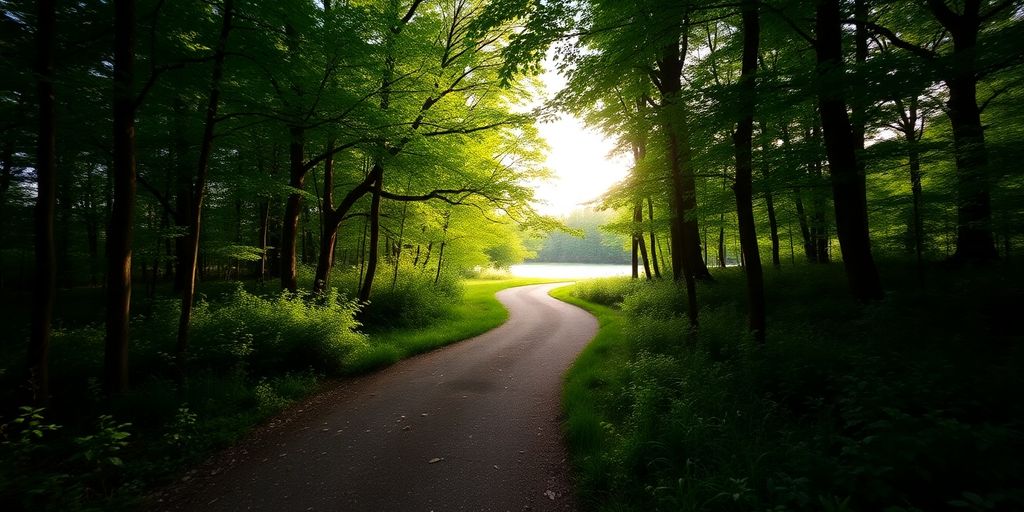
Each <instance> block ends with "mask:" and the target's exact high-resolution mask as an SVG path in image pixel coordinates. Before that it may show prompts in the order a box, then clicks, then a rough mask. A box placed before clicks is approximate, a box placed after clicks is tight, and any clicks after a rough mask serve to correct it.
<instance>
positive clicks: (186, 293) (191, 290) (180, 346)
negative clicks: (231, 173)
mask: <svg viewBox="0 0 1024 512" xmlns="http://www.w3.org/2000/svg"><path fill="white" fill-rule="evenodd" d="M220 8H221V28H220V35H219V36H218V37H217V43H216V45H215V47H214V51H213V71H212V76H211V77H210V91H209V94H208V96H207V102H206V114H205V118H204V120H203V138H202V140H201V141H200V143H199V162H198V164H197V165H196V177H195V183H193V184H192V186H191V187H190V189H191V194H192V200H191V201H189V204H190V207H191V208H190V210H189V211H188V228H189V229H188V233H186V234H185V237H184V239H185V240H186V243H187V250H186V251H185V253H184V255H183V256H184V257H185V258H186V260H185V264H184V266H182V267H180V268H183V269H184V271H185V273H186V275H185V276H184V286H183V288H182V292H181V311H180V315H179V317H178V340H177V351H176V358H177V365H178V374H179V378H184V375H185V365H186V358H187V355H188V338H189V327H190V325H191V323H192V305H193V302H194V300H195V291H196V260H197V259H198V258H199V230H200V229H201V227H202V218H203V203H204V201H205V200H206V182H207V176H208V174H209V169H210V155H211V154H212V152H213V137H214V130H215V128H216V124H217V109H218V108H219V107H220V95H221V81H222V80H223V78H224V58H225V56H226V55H227V44H228V35H229V34H230V33H231V26H232V18H233V16H234V9H235V6H234V0H224V2H223V4H221V6H220ZM190 181H191V180H190Z"/></svg>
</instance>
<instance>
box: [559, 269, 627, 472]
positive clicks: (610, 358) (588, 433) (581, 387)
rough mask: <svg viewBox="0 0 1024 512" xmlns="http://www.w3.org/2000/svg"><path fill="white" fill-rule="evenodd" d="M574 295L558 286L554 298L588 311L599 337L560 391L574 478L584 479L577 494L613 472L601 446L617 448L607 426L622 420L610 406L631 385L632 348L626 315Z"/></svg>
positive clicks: (587, 348) (582, 354) (575, 366)
mask: <svg viewBox="0 0 1024 512" xmlns="http://www.w3.org/2000/svg"><path fill="white" fill-rule="evenodd" d="M575 291H576V285H575V284H574V285H569V286H562V287H559V288H555V289H554V290H551V293H550V295H551V296H552V297H554V298H556V299H558V300H561V301H563V302H567V303H569V304H572V305H574V306H579V307H581V308H583V309H585V310H587V311H588V312H589V313H590V314H592V315H594V316H595V317H597V321H598V331H597V335H596V336H595V337H594V339H593V340H591V341H590V343H589V344H587V346H586V348H584V349H583V351H582V352H581V353H580V355H579V356H578V357H577V358H576V361H575V362H573V364H572V366H571V367H570V368H569V371H568V372H567V373H566V376H565V387H564V389H563V393H562V407H563V409H564V411H565V417H566V420H565V424H564V427H563V428H564V431H565V437H566V442H567V443H568V445H569V447H570V455H571V456H572V462H573V466H574V467H575V468H576V475H577V476H578V477H580V478H583V479H585V480H583V481H577V490H580V491H583V490H585V489H593V488H595V487H596V482H594V481H593V476H595V475H602V474H608V471H609V469H610V468H608V467H606V466H607V465H608V463H609V462H611V461H610V459H609V457H608V456H605V455H602V448H603V447H607V446H612V445H613V443H612V442H611V439H610V437H611V436H613V435H614V433H613V432H612V431H611V430H609V428H608V427H609V426H610V423H609V422H614V421H616V420H621V418H618V419H616V418H612V417H610V416H609V413H610V412H611V411H613V410H614V407H611V406H610V404H613V403H615V402H616V397H617V396H618V395H621V390H622V389H623V387H625V386H626V384H627V377H628V375H627V373H626V370H625V368H626V366H627V363H628V362H629V354H630V350H629V345H628V341H627V339H626V338H625V335H624V333H623V330H622V323H623V321H624V320H625V318H624V316H623V314H622V312H621V311H619V310H617V309H614V308H611V307H608V306H604V305H601V304H597V303H594V302H590V301H587V300H583V299H581V298H579V297H577V296H575V295H574V292H575ZM623 410H624V409H623Z"/></svg>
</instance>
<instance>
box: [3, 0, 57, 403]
mask: <svg viewBox="0 0 1024 512" xmlns="http://www.w3.org/2000/svg"><path fill="white" fill-rule="evenodd" d="M56 24H57V5H56V2H54V1H52V0H42V1H40V2H38V3H37V19H36V25H37V28H36V52H37V53H36V66H35V70H36V75H37V78H36V94H37V96H38V98H39V134H38V142H37V149H36V166H35V168H36V169H35V170H36V206H35V241H36V260H35V263H36V279H35V281H36V283H35V299H34V305H33V308H32V331H31V341H30V347H29V368H30V375H31V377H32V388H33V389H32V392H33V395H34V398H35V401H36V402H38V403H46V401H47V400H48V398H49V394H50V389H49V383H50V379H49V352H50V323H51V321H52V319H53V302H54V295H55V292H56V289H55V288H56V287H55V282H56V276H57V272H56V261H55V260H56V257H55V253H54V240H53V212H54V205H55V203H56V188H57V186H56V185H57V184H56V181H57V119H56V117H57V113H56V101H55V99H54V88H53V54H54V46H55V45H56V40H57V35H56ZM7 165H9V164H5V166H7ZM8 173H9V170H8V171H5V174H8ZM8 179H9V178H8Z"/></svg>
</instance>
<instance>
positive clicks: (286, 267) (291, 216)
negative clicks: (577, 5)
mask: <svg viewBox="0 0 1024 512" xmlns="http://www.w3.org/2000/svg"><path fill="white" fill-rule="evenodd" d="M288 133H289V135H290V142H289V143H288V162H289V168H288V185H289V186H290V187H292V188H293V189H296V190H302V188H303V187H304V186H305V184H306V170H305V169H304V160H305V156H304V155H305V130H304V129H303V128H302V127H299V126H293V127H291V128H289V130H288ZM301 214H302V195H301V194H299V193H298V192H296V191H293V192H292V193H290V194H288V200H287V202H286V203H285V207H284V217H283V218H282V219H281V250H280V264H281V288H283V289H285V290H288V291H290V292H293V293H294V292H296V291H297V290H298V288H299V284H298V262H297V259H296V258H297V254H296V245H297V238H298V234H299V215H301Z"/></svg>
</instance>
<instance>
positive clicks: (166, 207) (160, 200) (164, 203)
mask: <svg viewBox="0 0 1024 512" xmlns="http://www.w3.org/2000/svg"><path fill="white" fill-rule="evenodd" d="M135 180H136V181H138V182H139V185H142V188H144V189H146V190H148V191H149V192H150V193H151V194H153V197H155V198H156V201H157V202H158V203H160V206H162V207H163V208H164V211H166V212H167V213H168V214H169V215H170V216H171V217H177V216H178V213H177V210H175V209H174V207H172V206H171V203H170V202H168V201H167V197H166V196H164V194H163V193H161V192H160V191H159V190H157V189H156V187H154V186H153V185H152V184H151V183H150V182H149V180H147V179H146V178H144V177H142V175H141V174H139V175H136V176H135Z"/></svg>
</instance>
